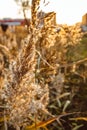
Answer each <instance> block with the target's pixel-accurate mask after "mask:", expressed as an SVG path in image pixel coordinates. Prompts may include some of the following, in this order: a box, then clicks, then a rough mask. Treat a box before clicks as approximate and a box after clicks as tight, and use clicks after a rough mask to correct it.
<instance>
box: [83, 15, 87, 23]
mask: <svg viewBox="0 0 87 130" xmlns="http://www.w3.org/2000/svg"><path fill="white" fill-rule="evenodd" d="M82 25H87V13H86V14H84V15H83V16H82Z"/></svg>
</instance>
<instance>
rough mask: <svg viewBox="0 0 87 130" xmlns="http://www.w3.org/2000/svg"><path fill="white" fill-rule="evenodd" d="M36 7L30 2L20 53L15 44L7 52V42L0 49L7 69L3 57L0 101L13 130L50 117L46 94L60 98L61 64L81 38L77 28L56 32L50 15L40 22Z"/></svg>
mask: <svg viewBox="0 0 87 130" xmlns="http://www.w3.org/2000/svg"><path fill="white" fill-rule="evenodd" d="M39 4H40V0H32V5H31V23H30V26H29V34H28V35H27V37H26V39H22V43H21V44H22V45H21V47H20V49H18V45H17V44H16V43H13V47H12V46H10V47H12V48H15V49H12V48H9V43H10V45H11V43H12V41H11V42H9V41H8V44H7V46H6V45H3V44H2V45H1V46H0V48H4V49H6V50H7V53H6V54H5V56H6V57H7V59H8V66H7V67H4V66H3V62H2V61H3V55H1V56H0V57H1V62H2V63H1V64H0V71H1V70H2V68H4V70H3V71H2V72H3V79H2V78H1V79H0V80H1V81H0V82H1V83H2V84H1V86H0V93H1V97H0V98H1V100H2V101H4V106H5V108H6V110H5V113H6V115H8V117H9V119H8V123H10V124H11V125H13V126H14V127H15V128H16V129H17V130H18V129H20V126H26V125H31V124H32V123H33V122H35V119H36V118H37V120H42V119H41V118H42V116H43V114H50V113H49V112H48V110H47V109H46V108H47V105H48V103H49V98H50V99H52V97H53V96H52V95H51V96H50V97H49V90H51V89H52V90H53V89H56V97H58V96H60V95H61V93H62V91H63V86H64V84H63V82H64V73H62V72H61V64H62V63H65V65H66V64H67V61H66V57H65V56H66V52H67V47H68V46H69V45H72V46H73V45H75V44H77V43H78V42H79V40H80V38H81V35H82V34H81V32H80V27H79V26H77V25H76V26H72V27H70V26H62V27H61V29H60V31H57V29H58V28H59V27H58V25H57V24H55V22H53V21H54V19H55V13H54V12H50V13H48V14H45V15H44V16H43V17H41V19H40V18H39V17H38V13H39V12H38V8H39ZM41 20H42V23H43V25H42V26H40V21H41ZM14 39H15V37H14ZM5 41H6V40H5ZM13 41H15V42H16V39H15V40H13ZM25 41H26V42H25ZM5 47H6V48H5ZM14 54H16V56H14ZM52 90H51V91H52ZM53 98H54V97H53ZM52 100H53V99H52ZM64 109H65V108H64ZM50 115H51V114H50Z"/></svg>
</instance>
